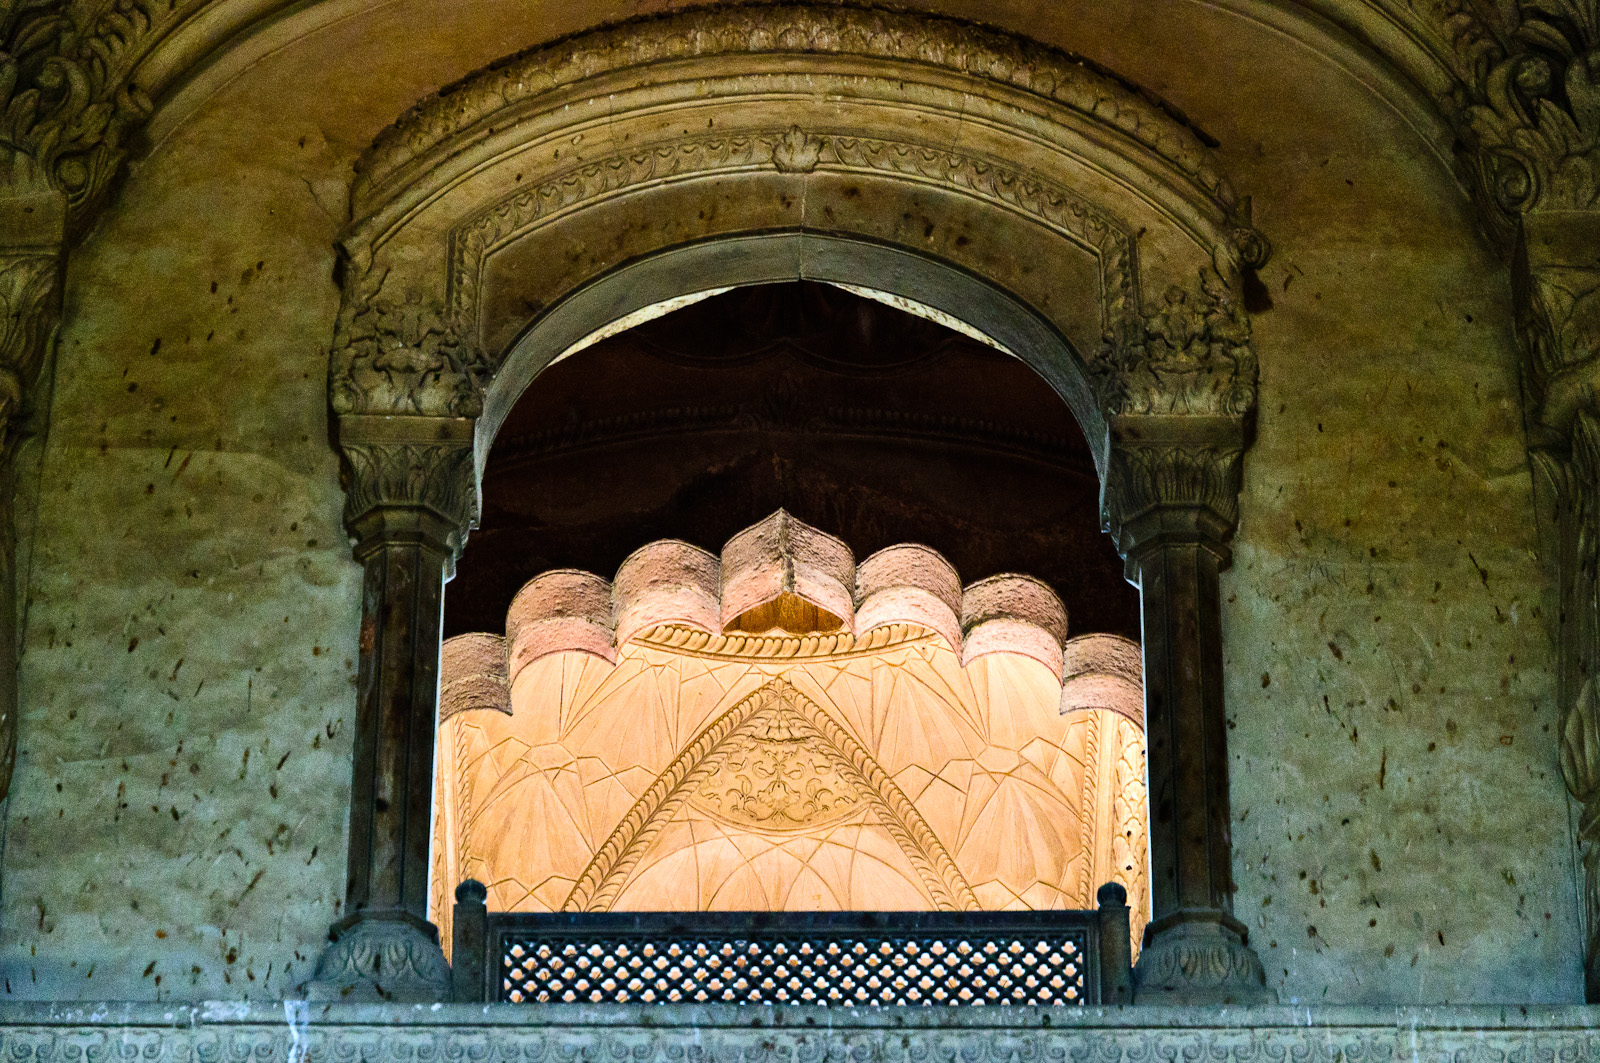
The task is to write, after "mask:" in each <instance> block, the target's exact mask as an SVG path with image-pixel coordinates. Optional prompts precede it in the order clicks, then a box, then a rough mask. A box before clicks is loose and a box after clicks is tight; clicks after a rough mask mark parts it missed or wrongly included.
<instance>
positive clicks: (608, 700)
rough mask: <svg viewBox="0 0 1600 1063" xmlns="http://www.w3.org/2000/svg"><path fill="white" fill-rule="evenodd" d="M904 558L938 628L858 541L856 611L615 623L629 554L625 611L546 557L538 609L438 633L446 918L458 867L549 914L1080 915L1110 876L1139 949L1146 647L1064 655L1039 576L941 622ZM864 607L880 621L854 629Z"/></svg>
mask: <svg viewBox="0 0 1600 1063" xmlns="http://www.w3.org/2000/svg"><path fill="white" fill-rule="evenodd" d="M678 545H680V546H681V544H678ZM896 549H898V550H904V549H906V548H896ZM917 549H921V548H917ZM929 553H930V554H931V551H930V552H929ZM725 557H726V555H725ZM710 560H711V564H712V566H715V559H710ZM905 562H906V557H905V555H904V554H903V553H902V554H901V555H899V556H898V558H897V568H896V576H895V580H894V592H895V594H894V595H889V596H888V597H891V598H894V597H895V596H896V595H898V597H897V598H896V600H899V601H902V602H907V601H909V602H911V603H912V604H911V605H905V606H904V607H903V608H904V609H908V610H909V609H912V608H915V609H916V610H918V611H920V612H921V613H922V614H923V619H924V622H923V623H910V622H904V621H894V620H886V619H885V618H886V617H888V616H889V614H892V613H893V612H894V609H893V608H891V607H890V606H888V605H885V604H884V602H885V600H886V597H885V594H884V593H881V588H880V590H879V591H873V590H872V587H871V582H872V581H871V576H872V573H873V571H874V570H873V568H872V567H871V566H872V564H873V562H872V561H871V560H870V559H869V561H868V562H867V563H864V564H863V565H862V567H861V572H862V574H863V575H864V580H863V582H864V584H865V585H866V588H867V592H866V593H862V592H861V589H860V588H852V591H854V593H846V594H845V595H844V596H843V598H842V599H836V600H835V601H834V602H832V603H831V604H833V605H834V608H835V610H837V612H835V613H834V615H838V612H843V613H846V614H848V615H844V616H842V617H841V622H842V624H843V625H844V630H840V631H836V632H811V633H806V634H792V633H788V632H784V631H782V630H779V629H774V630H772V631H770V632H768V633H766V634H762V635H752V634H749V633H745V632H743V631H741V630H737V629H735V630H731V631H727V632H723V631H717V630H706V628H707V627H710V626H711V622H710V621H709V620H708V621H707V622H705V623H704V624H703V625H702V624H690V623H684V622H667V623H657V624H654V625H652V626H649V627H644V628H642V629H638V630H635V631H634V632H633V633H632V634H631V635H630V637H628V638H627V639H626V640H625V641H622V642H621V643H620V644H615V643H608V642H605V641H602V640H600V639H598V638H596V633H597V630H604V629H606V627H607V625H611V624H618V623H619V622H618V621H616V620H614V619H612V618H615V617H618V616H626V615H628V614H629V611H630V610H635V611H639V612H648V611H649V610H647V609H645V607H644V606H643V605H641V604H640V602H639V601H638V600H634V599H629V598H628V597H627V596H626V594H624V593H621V592H623V591H625V590H626V586H627V583H628V581H627V580H626V579H625V574H626V566H625V572H624V573H623V574H619V578H618V581H617V588H618V594H616V595H615V597H616V602H615V603H614V602H613V601H612V598H613V597H614V596H613V595H611V594H600V593H598V585H599V584H601V583H604V581H599V580H597V578H595V577H587V578H588V579H590V580H594V581H595V583H594V584H584V583H583V582H581V581H578V580H577V579H576V577H577V576H580V575H586V574H571V573H559V574H554V573H553V574H551V577H552V580H551V583H550V585H549V586H547V587H545V588H544V590H543V591H542V592H540V593H542V594H543V595H544V597H543V598H542V599H540V600H542V601H544V602H545V604H544V605H541V606H539V607H538V608H534V607H533V606H532V605H530V604H529V603H530V602H532V601H534V600H535V599H536V598H538V597H539V595H538V594H534V593H529V594H527V596H526V597H525V596H519V602H520V603H521V604H520V605H514V606H513V609H512V614H513V616H512V623H511V624H510V625H508V626H509V628H510V631H511V633H510V634H509V635H508V637H507V638H506V639H505V640H501V639H499V638H497V637H492V636H466V637H464V638H463V639H457V640H452V641H451V643H449V644H447V647H446V654H445V663H444V685H445V690H444V698H443V708H442V713H441V715H442V716H443V717H444V720H443V723H442V732H441V736H440V738H441V740H440V742H439V745H438V749H439V754H438V756H439V761H438V774H437V778H438V784H437V786H438V791H437V797H438V799H437V800H436V802H435V810H436V813H435V814H436V817H437V819H436V831H435V846H434V881H433V891H432V895H433V904H432V912H431V916H430V918H432V919H433V920H434V921H435V922H436V923H438V924H439V925H440V928H441V931H442V932H443V937H444V939H445V940H446V941H448V940H449V939H450V932H449V920H450V917H451V910H450V905H449V903H448V902H449V898H450V897H451V895H452V891H453V889H454V887H455V884H456V883H458V882H460V881H462V880H464V879H467V878H474V879H477V880H479V881H481V882H484V883H486V884H487V887H488V891H489V900H488V907H489V909H490V910H491V911H533V912H560V911H567V912H603V911H613V912H624V911H634V912H648V911H740V910H757V911H986V910H987V911H1002V910H1011V911H1021V910H1048V909H1090V908H1093V907H1094V906H1095V890H1096V888H1097V887H1098V886H1099V885H1100V884H1101V883H1104V882H1108V881H1116V882H1119V883H1121V884H1122V885H1124V886H1125V887H1126V888H1127V890H1128V894H1129V905H1130V907H1131V909H1132V912H1133V923H1134V926H1133V933H1134V945H1135V948H1137V942H1138V937H1139V934H1140V933H1141V932H1142V929H1143V924H1144V922H1145V920H1146V918H1147V909H1148V893H1147V885H1146V884H1147V877H1148V873H1147V868H1146V862H1147V859H1148V857H1147V843H1146V837H1147V824H1146V808H1147V803H1146V800H1145V792H1144V785H1145V784H1144V744H1143V733H1142V725H1141V722H1140V718H1139V702H1138V696H1139V688H1138V686H1137V682H1136V680H1137V655H1138V650H1137V647H1136V646H1133V645H1132V644H1130V643H1127V642H1126V640H1122V639H1114V638H1111V637H1110V636H1086V637H1084V638H1081V639H1074V640H1070V641H1068V642H1067V643H1066V651H1065V653H1063V647H1062V642H1061V641H1060V635H1061V634H1063V633H1064V630H1065V617H1064V615H1061V616H1060V617H1059V618H1058V619H1059V623H1057V622H1056V621H1055V620H1052V619H1051V618H1050V617H1051V615H1052V614H1050V613H1049V612H1048V610H1045V611H1043V612H1039V611H1038V610H1036V611H1035V615H1034V616H1033V618H1032V619H1028V618H1027V613H1028V608H1029V603H1030V602H1033V603H1034V604H1035V605H1037V604H1038V601H1039V600H1038V596H1039V594H1040V589H1041V588H1040V585H1037V584H1034V583H1032V582H1031V581H1023V580H1021V578H1020V577H1007V578H1008V579H1011V580H1014V581H1017V582H1015V583H1012V584H1000V585H994V584H992V583H990V584H989V585H988V586H987V587H986V586H985V585H984V584H975V585H974V586H973V588H968V590H967V591H966V592H965V594H964V600H963V601H962V602H961V616H962V618H963V620H964V621H965V622H963V623H954V622H953V623H950V624H944V623H940V622H939V620H938V617H937V615H936V613H935V611H934V610H933V609H932V608H931V606H930V605H929V604H928V602H927V601H926V600H922V599H918V598H917V597H916V596H915V595H914V594H911V593H910V591H909V590H908V588H909V587H910V585H911V584H913V583H915V572H914V570H913V568H912V567H910V566H908V565H907V564H906V563H905ZM847 564H848V568H849V571H841V572H840V573H839V575H840V577H841V578H842V579H848V580H849V581H850V582H851V583H855V582H857V574H856V573H855V571H854V563H853V562H852V561H848V559H847ZM712 571H713V574H715V571H714V567H713V570H712ZM908 572H911V575H908V574H907V573H908ZM952 575H953V574H952ZM557 576H559V577H560V580H559V581H558V580H555V579H554V577H557ZM542 578H543V577H542ZM728 581H729V580H728V576H727V574H726V573H723V574H722V579H721V580H720V582H721V583H724V584H726V583H727V582H728ZM538 582H539V581H535V584H538ZM985 582H986V583H989V581H985ZM663 585H664V581H662V580H655V581H652V582H651V583H650V586H651V587H652V589H653V590H652V593H657V594H666V593H667V592H666V591H663V590H662V587H663ZM552 587H553V588H554V590H552V589H551V588H552ZM529 590H530V592H539V591H540V588H538V587H537V586H535V585H534V584H531V585H530V589H529ZM591 591H593V592H595V593H592V594H591V593H590V592H591ZM783 593H788V590H785V591H783ZM818 593H821V592H820V591H819V592H818ZM956 593H957V595H961V594H962V592H960V591H959V588H958V589H957V591H956ZM1045 593H1048V592H1045ZM671 594H672V595H675V596H676V598H675V599H674V600H690V599H692V597H693V596H688V595H684V594H683V593H682V588H681V587H680V588H676V589H674V590H671ZM586 595H587V597H586ZM705 597H706V599H707V600H706V601H703V602H701V603H700V605H699V606H697V608H702V610H703V611H704V612H705V613H706V614H707V616H708V617H710V616H711V615H716V616H718V617H719V618H720V615H721V614H720V611H718V610H716V609H715V608H714V607H715V605H716V602H715V597H716V590H715V589H714V588H712V589H711V590H709V591H708V593H707V595H705ZM590 598H592V599H593V601H589V599H590ZM602 600H604V606H605V607H604V609H603V610H602V609H601V607H600V604H599V603H601V601H602ZM840 600H842V601H843V602H844V603H845V604H846V605H848V604H849V603H850V602H852V600H854V601H855V602H858V603H861V604H860V605H859V608H855V609H850V608H843V607H841V606H840V605H839V601H840ZM1052 600H1053V599H1052ZM586 602H587V604H585V603H586ZM874 603H875V604H874ZM1019 603H1020V604H1019ZM724 604H725V603H724ZM1055 609H1056V610H1057V611H1058V612H1059V609H1060V607H1059V603H1056V604H1055ZM586 610H587V611H586ZM730 612H734V613H736V614H747V612H748V611H747V610H745V609H743V608H740V609H737V610H730ZM873 616H876V617H877V618H878V620H877V621H876V622H873V621H871V619H870V618H871V617H873ZM861 617H868V618H869V622H873V623H874V626H872V627H871V629H870V630H867V631H864V632H862V633H860V634H852V633H851V631H850V628H852V627H860V626H863V625H862V624H861V623H859V621H860V618H861ZM952 619H953V618H952ZM936 628H942V629H944V630H943V631H940V630H936ZM945 632H949V634H948V635H947V634H946V633H945ZM950 636H954V641H952V638H951V637H950ZM606 637H607V638H608V639H609V638H610V636H609V635H607V636H606ZM563 646H565V647H566V648H561V647H563ZM576 647H582V648H576ZM1052 648H1053V650H1054V654H1055V655H1054V657H1053V658H1052V657H1051V654H1050V652H1048V651H1049V650H1050V649H1052ZM964 657H965V658H966V663H963V658H964ZM1041 658H1044V659H1041ZM507 660H509V661H510V662H511V663H510V668H509V669H507V668H505V666H504V665H503V664H502V663H501V662H503V661H507ZM1063 662H1064V664H1063ZM1097 662H1098V663H1097ZM1130 669H1131V670H1132V680H1131V681H1130V678H1129V675H1128V672H1129V671H1130ZM1064 670H1065V671H1066V672H1067V681H1066V683H1065V686H1063V679H1062V676H1063V671H1064ZM496 689H497V690H500V691H502V694H501V695H499V696H498V697H499V699H498V700H497V697H496V695H495V694H494V693H493V690H496Z"/></svg>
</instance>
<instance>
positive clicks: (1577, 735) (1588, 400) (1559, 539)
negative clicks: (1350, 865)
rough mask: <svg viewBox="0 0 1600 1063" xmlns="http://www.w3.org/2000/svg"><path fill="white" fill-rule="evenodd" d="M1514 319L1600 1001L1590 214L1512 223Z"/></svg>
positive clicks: (1590, 968)
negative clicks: (1552, 585)
mask: <svg viewBox="0 0 1600 1063" xmlns="http://www.w3.org/2000/svg"><path fill="white" fill-rule="evenodd" d="M1514 261H1515V263H1516V267H1517V268H1516V271H1515V279H1516V281H1517V296H1518V310H1519V317H1520V323H1521V328H1522V333H1523V338H1524V340H1525V343H1526V347H1527V353H1528V355H1529V364H1528V366H1527V368H1526V371H1525V372H1524V377H1523V379H1524V385H1525V387H1526V389H1527V391H1528V393H1529V397H1530V399H1531V400H1532V401H1533V402H1534V403H1535V405H1536V417H1535V418H1533V419H1532V421H1533V423H1532V424H1531V425H1530V428H1529V437H1530V438H1529V444H1530V451H1531V454H1532V457H1533V464H1534V468H1535V470H1536V472H1537V473H1538V475H1537V476H1536V477H1535V484H1536V488H1537V495H1538V500H1539V509H1540V514H1541V518H1542V519H1541V521H1540V524H1541V528H1540V532H1541V536H1540V538H1541V541H1542V544H1543V547H1544V551H1545V553H1546V555H1547V562H1548V564H1549V567H1550V570H1551V571H1552V573H1553V575H1554V576H1555V579H1556V582H1557V588H1558V594H1559V596H1560V605H1559V608H1558V609H1557V610H1556V621H1557V624H1556V649H1557V680H1556V697H1557V699H1558V701H1559V703H1560V705H1561V710H1562V716H1561V770H1562V775H1563V776H1564V777H1565V779H1566V783H1567V789H1568V791H1569V792H1570V793H1571V794H1572V796H1573V798H1574V799H1576V800H1577V801H1578V802H1579V803H1580V804H1582V806H1583V811H1582V813H1581V815H1580V816H1579V817H1578V838H1577V842H1578V847H1579V851H1580V853H1581V856H1582V860H1583V866H1584V878H1585V882H1586V887H1585V890H1584V896H1585V902H1584V909H1585V912H1586V915H1587V919H1586V920H1585V922H1586V925H1587V927H1588V940H1587V943H1586V947H1585V949H1584V982H1585V997H1586V999H1587V1000H1588V1001H1589V1002H1590V1003H1595V1002H1597V1001H1600V691H1597V690H1596V680H1595V678H1594V677H1595V676H1596V675H1600V211H1582V212H1579V211H1544V212H1537V213H1532V214H1529V215H1528V216H1526V217H1525V218H1524V219H1523V221H1522V224H1521V229H1520V235H1519V247H1518V251H1517V254H1516V256H1515V259H1514Z"/></svg>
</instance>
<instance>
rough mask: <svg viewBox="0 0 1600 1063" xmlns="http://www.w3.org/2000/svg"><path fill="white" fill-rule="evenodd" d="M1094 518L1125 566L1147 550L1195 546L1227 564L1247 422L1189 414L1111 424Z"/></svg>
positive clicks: (1125, 418)
mask: <svg viewBox="0 0 1600 1063" xmlns="http://www.w3.org/2000/svg"><path fill="white" fill-rule="evenodd" d="M1110 428H1111V454H1110V459H1109V461H1108V462H1107V468H1106V477H1105V487H1104V490H1103V493H1102V495H1101V515H1102V519H1103V520H1104V522H1105V526H1106V529H1107V530H1108V531H1109V532H1110V533H1111V534H1112V536H1113V538H1114V539H1115V541H1116V544H1117V549H1118V551H1120V552H1121V553H1122V555H1123V556H1124V557H1126V558H1128V559H1129V561H1130V562H1133V561H1134V560H1135V559H1136V558H1137V557H1138V556H1139V555H1141V554H1143V553H1145V552H1147V551H1148V550H1149V549H1151V548H1153V547H1156V546H1159V545H1164V544H1178V543H1195V544H1199V545H1203V546H1205V547H1206V548H1207V549H1209V550H1211V551H1212V552H1214V553H1216V554H1218V556H1219V558H1221V559H1222V560H1223V561H1224V562H1225V561H1226V560H1227V558H1228V548H1227V545H1226V544H1227V541H1228V540H1229V539H1230V538H1231V537H1232V535H1233V531H1234V528H1235V527H1236V526H1237V525H1238V522H1239V488H1240V485H1241V482H1242V476H1243V459H1244V450H1245V445H1246V441H1247V438H1248V436H1247V429H1248V422H1247V421H1246V420H1245V419H1244V418H1242V417H1231V416H1199V415H1192V414H1167V415H1126V414H1124V415H1119V416H1116V417H1113V418H1112V419H1111V425H1110Z"/></svg>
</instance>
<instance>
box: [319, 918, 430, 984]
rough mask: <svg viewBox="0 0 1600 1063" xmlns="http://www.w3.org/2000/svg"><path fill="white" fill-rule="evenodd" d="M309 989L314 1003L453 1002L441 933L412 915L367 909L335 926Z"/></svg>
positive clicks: (423, 920)
mask: <svg viewBox="0 0 1600 1063" xmlns="http://www.w3.org/2000/svg"><path fill="white" fill-rule="evenodd" d="M329 937H330V938H331V939H332V940H331V941H330V943H329V944H328V947H327V948H326V949H324V950H323V952H322V958H321V959H319V960H318V961H317V973H316V974H315V976H313V977H312V979H311V981H309V982H307V983H306V984H305V995H306V998H307V999H308V1000H318V1001H336V1000H348V1001H367V1002H371V1001H382V1000H392V1001H399V1002H403V1003H416V1002H422V1003H427V1002H432V1001H439V1000H449V999H450V964H449V962H448V961H447V960H446V959H445V958H444V950H443V949H441V948H440V947H439V928H438V927H436V926H434V925H433V924H432V923H430V922H428V921H427V920H425V919H418V918H417V917H416V916H414V915H412V914H411V913H410V912H407V911H403V910H397V909H367V910H365V911H361V912H357V913H356V914H355V915H352V916H349V917H347V918H345V919H342V920H340V921H339V922H337V923H335V924H334V925H333V927H332V929H331V930H330V931H329Z"/></svg>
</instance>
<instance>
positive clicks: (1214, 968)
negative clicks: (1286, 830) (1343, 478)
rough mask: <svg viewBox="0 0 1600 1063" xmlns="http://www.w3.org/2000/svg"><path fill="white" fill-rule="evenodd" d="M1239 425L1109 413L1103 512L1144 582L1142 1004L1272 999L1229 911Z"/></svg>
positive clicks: (1138, 973) (1137, 580) (1131, 571)
mask: <svg viewBox="0 0 1600 1063" xmlns="http://www.w3.org/2000/svg"><path fill="white" fill-rule="evenodd" d="M1244 427H1245V426H1244V422H1243V421H1242V420H1240V419H1238V418H1232V417H1225V416H1191V415H1155V416H1131V417H1130V416H1119V417H1115V418H1113V419H1112V424H1111V432H1112V447H1111V460H1110V468H1109V470H1108V474H1107V481H1106V497H1105V508H1106V514H1107V518H1108V522H1109V523H1110V525H1111V528H1112V531H1113V533H1114V534H1115V535H1116V537H1117V545H1118V549H1119V550H1120V551H1121V552H1122V555H1123V557H1124V558H1125V559H1126V562H1127V574H1128V579H1129V581H1130V582H1132V583H1133V584H1134V585H1135V586H1137V587H1138V588H1139V592H1140V595H1141V600H1142V606H1143V626H1144V639H1143V642H1144V688H1145V728H1146V743H1147V751H1148V757H1149V775H1150V863H1151V876H1150V901H1151V922H1150V924H1149V926H1148V927H1147V928H1146V930H1145V941H1144V948H1143V950H1142V952H1141V954H1140V957H1139V963H1138V966H1137V968H1136V969H1135V972H1134V984H1135V989H1134V999H1135V1001H1136V1002H1137V1003H1142V1004H1152V1003H1170V1004H1210V1003H1262V1002H1268V1001H1270V1000H1271V999H1272V997H1271V994H1270V993H1269V992H1268V990H1267V989H1266V985H1265V978H1264V975H1263V972H1262V969H1261V962H1260V961H1259V960H1258V959H1257V958H1256V956H1255V953H1254V952H1252V951H1251V949H1250V948H1249V935H1248V931H1247V930H1246V929H1245V927H1244V925H1243V924H1242V923H1240V922H1239V921H1238V920H1237V919H1235V918H1234V916H1233V873H1232V860H1233V850H1232V843H1231V840H1230V834H1229V826H1230V822H1231V818H1230V815H1229V811H1228V753H1227V721H1226V719H1225V716H1224V713H1223V699H1222V691H1223V687H1222V630H1221V612H1220V609H1219V593H1220V592H1219V584H1218V574H1219V573H1220V572H1221V570H1222V569H1223V568H1225V567H1226V566H1227V564H1228V561H1229V559H1230V556H1231V554H1230V551H1229V548H1228V545H1227V543H1228V539H1229V538H1230V536H1231V535H1232V534H1233V529H1234V525H1235V523H1236V521H1237V506H1238V502H1237V499H1238V491H1239V477H1240V464H1241V458H1242V454H1243V450H1244Z"/></svg>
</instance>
